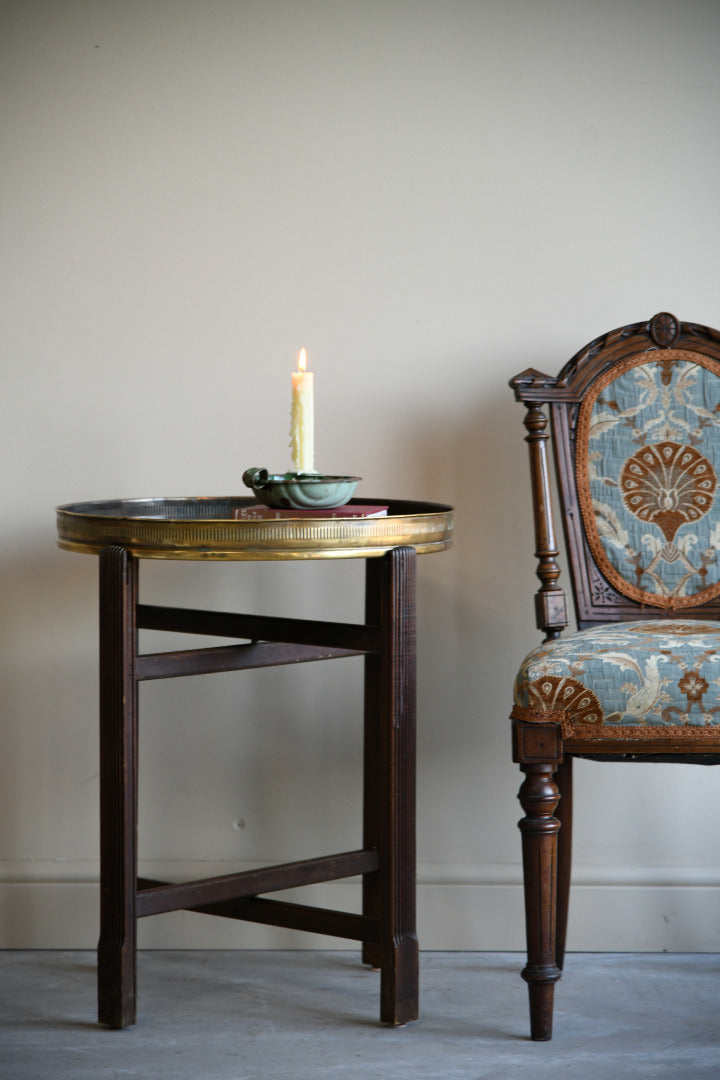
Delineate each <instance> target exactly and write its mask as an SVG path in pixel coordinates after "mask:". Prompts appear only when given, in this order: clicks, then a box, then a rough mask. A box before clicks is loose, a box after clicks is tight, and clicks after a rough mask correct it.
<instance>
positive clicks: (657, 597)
mask: <svg viewBox="0 0 720 1080" xmlns="http://www.w3.org/2000/svg"><path fill="white" fill-rule="evenodd" d="M617 370H618V369H614V370H613V372H612V373H611V374H612V375H614V377H611V374H609V375H608V376H607V377H605V378H604V379H601V380H599V381H598V384H597V385H596V386H595V387H593V389H592V390H591V392H590V394H589V395H588V397H587V399H586V401H585V402H584V404H583V407H582V409H581V412H580V416H579V421H578V441H577V447H578V466H577V468H578V492H579V497H580V503H581V506H582V510H583V520H584V524H585V530H586V533H587V536H588V542H589V544H590V548H591V550H592V552H593V555H594V557H595V559H596V561H597V563H598V566H599V568H600V570H601V571H602V572H603V574H604V575H605V577H606V578H607V579H608V580H609V581H610V583H611V584H612V585H613V586H614V587H615V588H616V589H617V590H618V591H619V592H620V593H622V594H623V595H625V596H629V597H631V598H632V599H634V600H639V601H640V602H644V603H649V604H651V605H653V606H659V607H669V608H681V607H685V606H690V605H693V604H697V603H701V602H703V601H705V600H709V599H710V598H711V597H712V596H715V595H717V594H718V593H720V559H718V551H719V550H720V520H718V516H717V505H718V503H717V498H716V497H717V495H718V487H720V485H718V479H717V478H718V476H720V371H719V370H718V367H717V365H716V364H715V362H714V361H712V360H710V359H708V358H705V357H702V356H701V355H700V354H699V353H690V352H683V351H681V350H672V349H669V350H663V351H662V352H649V353H644V354H642V357H641V358H640V360H638V359H637V358H634V359H633V360H632V361H631V362H630V363H629V364H627V365H622V366H621V368H620V374H618V373H617ZM713 511H715V513H713Z"/></svg>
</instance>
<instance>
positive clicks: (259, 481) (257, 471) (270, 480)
mask: <svg viewBox="0 0 720 1080" xmlns="http://www.w3.org/2000/svg"><path fill="white" fill-rule="evenodd" d="M359 480H360V477H359V476H324V475H322V474H321V473H301V472H287V473H282V474H275V475H273V474H271V473H269V472H268V470H267V469H262V468H252V469H246V470H245V472H244V473H243V483H244V484H245V485H246V487H249V488H252V490H253V493H254V494H255V495H256V496H257V497H258V499H259V500H260V501H261V502H263V503H265V505H266V506H272V507H273V508H275V509H278V510H313V509H318V510H321V509H322V510H326V509H332V507H335V506H344V505H345V503H347V502H349V501H350V499H352V497H353V495H354V494H355V489H356V488H357V485H358V482H359Z"/></svg>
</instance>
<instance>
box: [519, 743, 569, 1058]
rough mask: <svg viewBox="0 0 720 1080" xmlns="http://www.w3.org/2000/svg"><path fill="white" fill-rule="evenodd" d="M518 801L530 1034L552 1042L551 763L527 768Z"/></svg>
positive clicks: (554, 823)
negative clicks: (519, 806)
mask: <svg viewBox="0 0 720 1080" xmlns="http://www.w3.org/2000/svg"><path fill="white" fill-rule="evenodd" d="M521 768H522V771H523V772H524V773H525V780H524V782H523V784H522V785H521V787H520V792H519V795H518V798H519V799H520V803H521V805H522V808H523V810H524V811H525V817H524V818H522V820H521V821H520V822H519V827H520V831H521V833H522V850H523V873H524V879H525V924H526V931H527V965H526V967H525V969H524V971H523V973H522V976H523V978H524V979H525V981H526V982H527V984H528V989H529V994H530V1033H531V1038H533V1039H534V1040H536V1041H547V1040H548V1039H551V1038H552V1019H553V996H554V991H555V983H556V982H557V981H558V979H559V978H560V969H559V967H558V965H557V962H556V948H557V944H556V940H557V837H558V830H559V828H560V822H559V821H558V819H557V818H556V817H555V816H554V812H555V808H556V806H557V804H558V799H559V792H558V788H557V785H556V783H555V781H554V780H553V773H554V772H555V769H556V765H555V764H554V763H553V764H524V765H522V766H521Z"/></svg>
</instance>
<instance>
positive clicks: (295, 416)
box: [290, 349, 315, 472]
mask: <svg viewBox="0 0 720 1080" xmlns="http://www.w3.org/2000/svg"><path fill="white" fill-rule="evenodd" d="M314 442H315V417H314V403H313V373H312V371H308V370H307V353H306V352H305V349H301V350H300V356H299V357H298V370H297V371H293V373H292V411H291V414H290V450H291V453H292V459H293V466H294V468H295V472H315V465H314V458H315V445H314Z"/></svg>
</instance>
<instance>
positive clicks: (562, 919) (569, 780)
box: [555, 755, 573, 971]
mask: <svg viewBox="0 0 720 1080" xmlns="http://www.w3.org/2000/svg"><path fill="white" fill-rule="evenodd" d="M555 780H556V783H557V786H558V792H559V793H560V801H559V802H558V805H557V809H556V811H555V816H556V817H557V819H558V821H559V822H560V831H559V832H558V839H557V844H558V851H557V865H558V869H557V939H556V942H555V963H556V964H557V966H558V967H559V968H560V970H561V971H562V969H563V967H564V965H565V942H566V940H567V922H568V907H569V904H570V877H571V870H572V820H573V759H572V757H570V756H569V755H568V756H567V757H566V758H565V759H564V761H562V762H561V763H560V765H558V768H557V772H556V773H555Z"/></svg>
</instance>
